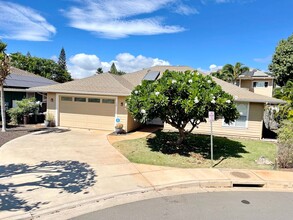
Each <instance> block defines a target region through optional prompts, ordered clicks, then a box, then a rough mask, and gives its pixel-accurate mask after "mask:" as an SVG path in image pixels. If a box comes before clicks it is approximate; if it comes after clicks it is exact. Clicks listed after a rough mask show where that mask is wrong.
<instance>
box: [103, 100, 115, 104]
mask: <svg viewBox="0 0 293 220" xmlns="http://www.w3.org/2000/svg"><path fill="white" fill-rule="evenodd" d="M102 103H107V104H114V103H115V100H114V99H103V100H102Z"/></svg>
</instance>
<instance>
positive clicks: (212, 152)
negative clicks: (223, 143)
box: [209, 111, 215, 167]
mask: <svg viewBox="0 0 293 220" xmlns="http://www.w3.org/2000/svg"><path fill="white" fill-rule="evenodd" d="M209 121H210V124H211V167H213V166H214V143H213V121H215V112H213V111H209Z"/></svg>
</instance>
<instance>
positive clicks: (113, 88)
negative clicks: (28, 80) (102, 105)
mask: <svg viewBox="0 0 293 220" xmlns="http://www.w3.org/2000/svg"><path fill="white" fill-rule="evenodd" d="M118 78H119V79H120V78H121V76H116V75H113V74H110V73H103V74H98V75H94V76H90V77H87V78H83V79H78V80H74V81H71V82H67V83H62V84H57V85H52V86H42V87H35V88H31V89H28V91H41V92H59V93H62V92H63V93H75V94H99V95H121V96H127V95H129V94H130V93H131V89H130V88H128V87H133V85H132V84H130V83H129V82H128V81H126V80H124V79H121V81H118Z"/></svg>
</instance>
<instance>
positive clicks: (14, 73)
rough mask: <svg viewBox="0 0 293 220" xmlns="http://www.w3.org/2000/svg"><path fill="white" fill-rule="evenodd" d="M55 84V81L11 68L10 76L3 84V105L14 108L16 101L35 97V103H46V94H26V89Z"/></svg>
mask: <svg viewBox="0 0 293 220" xmlns="http://www.w3.org/2000/svg"><path fill="white" fill-rule="evenodd" d="M54 84H57V83H56V82H55V81H52V80H49V79H46V78H44V77H41V76H38V75H35V74H33V73H29V72H27V71H24V70H21V69H18V68H15V67H11V74H10V75H9V76H8V77H7V79H6V80H5V83H4V94H5V103H6V107H7V108H12V107H14V106H15V104H16V101H19V100H22V99H23V98H31V97H35V98H36V100H37V101H41V102H46V93H45V94H44V93H39V92H28V91H26V89H28V88H31V87H36V86H48V85H54Z"/></svg>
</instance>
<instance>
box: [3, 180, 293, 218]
mask: <svg viewBox="0 0 293 220" xmlns="http://www.w3.org/2000/svg"><path fill="white" fill-rule="evenodd" d="M269 186H270V187H269ZM189 187H196V188H199V189H208V188H222V189H223V188H227V189H228V188H231V189H232V188H233V182H232V181H231V180H210V181H198V180H197V181H183V182H177V183H174V184H165V185H158V186H152V187H146V188H142V189H136V190H129V191H124V192H118V193H112V194H107V195H102V196H92V197H90V198H88V199H84V200H82V201H74V202H70V203H67V204H65V205H58V206H53V207H49V208H46V209H43V210H35V211H30V212H28V213H25V214H19V215H11V216H7V217H4V218H1V220H29V219H30V220H31V219H41V218H42V217H45V216H49V215H51V214H56V213H58V212H62V211H65V210H69V209H74V208H77V207H80V206H85V205H86V204H92V203H98V202H100V201H103V200H108V199H112V198H115V197H118V196H127V195H135V194H140V193H147V192H156V191H158V192H159V191H162V190H165V189H166V190H170V189H173V188H189ZM262 188H267V189H268V188H272V189H290V190H292V189H293V183H291V182H290V183H289V182H283V181H280V182H277V181H268V182H265V185H264V186H263V187H262Z"/></svg>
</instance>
